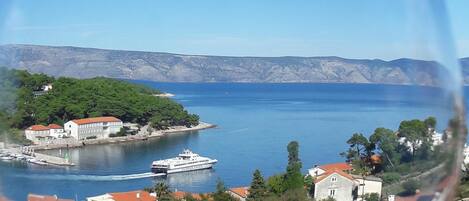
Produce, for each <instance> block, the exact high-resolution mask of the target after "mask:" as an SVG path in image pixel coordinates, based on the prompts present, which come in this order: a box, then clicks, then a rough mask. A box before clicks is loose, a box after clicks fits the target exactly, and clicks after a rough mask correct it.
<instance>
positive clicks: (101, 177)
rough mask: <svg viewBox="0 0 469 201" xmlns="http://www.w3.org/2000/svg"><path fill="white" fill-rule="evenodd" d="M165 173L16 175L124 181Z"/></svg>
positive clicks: (22, 175)
mask: <svg viewBox="0 0 469 201" xmlns="http://www.w3.org/2000/svg"><path fill="white" fill-rule="evenodd" d="M165 175H166V174H165V173H159V174H155V173H153V172H146V173H139V174H128V175H74V174H20V175H15V176H16V177H27V178H35V179H49V180H74V181H80V180H81V181H124V180H133V179H143V178H150V177H161V176H165Z"/></svg>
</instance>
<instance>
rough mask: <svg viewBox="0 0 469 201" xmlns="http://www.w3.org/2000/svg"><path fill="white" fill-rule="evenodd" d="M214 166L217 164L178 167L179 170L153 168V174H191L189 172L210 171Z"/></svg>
mask: <svg viewBox="0 0 469 201" xmlns="http://www.w3.org/2000/svg"><path fill="white" fill-rule="evenodd" d="M214 164H215V162H212V163H205V164H197V165H190V166H183V167H177V168H152V172H153V173H156V174H158V173H166V174H172V173H178V172H189V171H196V170H203V169H210V168H213V165H214Z"/></svg>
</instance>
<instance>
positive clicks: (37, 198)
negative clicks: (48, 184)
mask: <svg viewBox="0 0 469 201" xmlns="http://www.w3.org/2000/svg"><path fill="white" fill-rule="evenodd" d="M28 201H73V200H69V199H60V198H58V197H57V195H36V194H29V195H28Z"/></svg>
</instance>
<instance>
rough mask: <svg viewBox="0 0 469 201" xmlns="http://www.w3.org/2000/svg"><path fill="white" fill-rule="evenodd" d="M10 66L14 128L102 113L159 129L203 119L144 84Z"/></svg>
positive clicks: (195, 122)
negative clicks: (52, 74) (54, 74)
mask: <svg viewBox="0 0 469 201" xmlns="http://www.w3.org/2000/svg"><path fill="white" fill-rule="evenodd" d="M7 72H8V73H9V74H12V75H14V76H11V77H10V81H9V85H15V86H16V87H17V88H16V91H15V95H16V101H15V111H14V112H13V113H11V114H9V115H8V122H9V124H10V126H11V127H14V128H21V129H24V128H26V127H28V126H30V125H33V124H50V123H56V124H63V123H64V122H67V121H69V120H72V119H76V118H87V117H96V116H115V117H117V118H119V119H121V120H122V121H124V122H134V123H138V124H140V125H145V124H147V123H151V126H153V127H154V128H155V129H166V128H167V127H169V126H187V127H191V126H194V125H198V122H199V117H198V116H197V115H195V114H189V113H188V112H187V111H186V110H185V109H184V107H183V106H182V105H180V104H178V103H176V102H175V101H173V100H171V99H168V98H163V97H156V96H154V94H158V93H160V92H159V91H158V90H155V89H152V88H149V87H146V86H143V85H138V84H133V83H129V82H126V81H121V80H115V79H109V78H102V77H98V78H91V79H83V80H80V79H74V78H64V77H60V78H57V79H56V78H54V77H49V76H47V75H44V74H30V73H28V72H27V71H19V70H7ZM46 84H52V86H53V89H52V90H50V91H47V92H43V91H42V89H43V86H44V85H46ZM38 92H41V93H40V94H38ZM3 111H5V109H4V110H3ZM4 113H5V112H4Z"/></svg>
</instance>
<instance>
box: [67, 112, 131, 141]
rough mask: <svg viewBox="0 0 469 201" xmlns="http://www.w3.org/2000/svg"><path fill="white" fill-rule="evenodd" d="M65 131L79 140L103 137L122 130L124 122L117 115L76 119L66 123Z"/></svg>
mask: <svg viewBox="0 0 469 201" xmlns="http://www.w3.org/2000/svg"><path fill="white" fill-rule="evenodd" d="M64 127H65V128H64V129H65V132H66V133H67V134H68V135H69V136H71V137H73V138H75V139H78V140H85V139H103V138H108V137H109V135H110V134H114V133H117V132H119V131H120V129H121V128H122V127H123V123H122V121H121V120H120V119H118V118H115V117H93V118H86V119H74V120H71V121H68V122H67V123H65V125H64Z"/></svg>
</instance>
